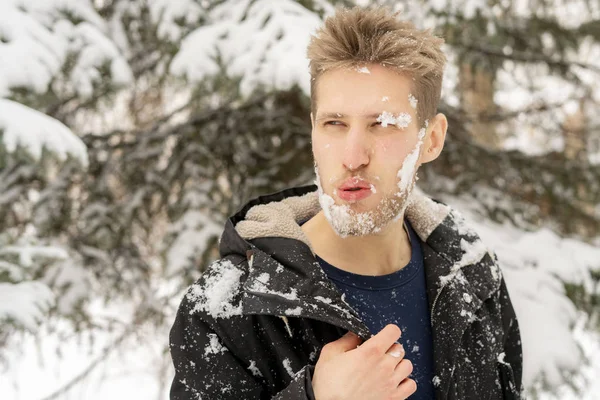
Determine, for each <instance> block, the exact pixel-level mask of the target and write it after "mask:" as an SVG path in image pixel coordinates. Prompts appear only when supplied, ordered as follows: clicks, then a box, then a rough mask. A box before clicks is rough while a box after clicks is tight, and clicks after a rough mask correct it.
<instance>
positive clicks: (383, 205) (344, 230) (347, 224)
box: [315, 122, 427, 238]
mask: <svg viewBox="0 0 600 400" xmlns="http://www.w3.org/2000/svg"><path fill="white" fill-rule="evenodd" d="M425 126H426V127H427V122H426V123H425ZM425 133H426V128H422V129H421V130H420V131H419V135H418V141H417V144H416V146H415V148H414V149H413V151H412V152H411V153H410V154H408V155H407V156H406V158H405V159H404V162H403V163H402V167H401V168H400V169H399V170H398V173H397V175H396V176H397V177H398V182H397V187H398V191H397V192H396V193H393V194H392V195H386V194H384V195H383V197H382V199H381V200H380V201H379V204H377V206H376V207H375V208H374V209H373V210H370V211H366V212H357V211H355V210H353V209H351V208H350V206H349V205H347V204H343V205H339V204H335V200H334V199H333V197H331V196H330V195H328V194H326V193H325V192H324V191H323V187H322V184H321V177H320V175H319V167H318V165H317V163H316V162H315V175H316V177H317V179H316V180H315V184H316V185H317V188H318V196H319V203H320V205H321V208H322V209H323V213H324V215H325V218H327V221H329V224H330V225H331V227H332V228H333V230H334V231H335V232H336V233H337V234H338V235H339V236H340V237H342V238H344V237H347V236H366V235H372V234H376V233H378V232H380V231H381V230H382V229H383V228H385V227H386V226H387V225H388V224H390V223H391V222H396V221H398V219H400V218H401V217H402V216H403V215H404V211H405V210H406V206H407V205H408V199H409V197H410V194H411V193H412V190H413V188H414V186H415V182H416V180H417V179H418V178H417V176H416V175H417V161H418V160H419V154H420V150H421V146H422V144H423V138H424V137H425ZM331 181H333V179H332V180H331ZM373 189H374V187H372V188H371V190H372V191H373V192H374V193H375V191H374V190H373Z"/></svg>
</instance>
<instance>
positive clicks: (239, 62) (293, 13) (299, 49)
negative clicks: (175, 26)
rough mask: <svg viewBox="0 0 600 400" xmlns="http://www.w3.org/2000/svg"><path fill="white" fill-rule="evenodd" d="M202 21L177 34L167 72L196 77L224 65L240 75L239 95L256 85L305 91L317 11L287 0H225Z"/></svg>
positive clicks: (318, 21) (316, 25) (233, 73)
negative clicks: (308, 50) (181, 36)
mask: <svg viewBox="0 0 600 400" xmlns="http://www.w3.org/2000/svg"><path fill="white" fill-rule="evenodd" d="M208 20H209V23H207V24H206V25H204V26H202V27H200V28H198V29H196V30H195V31H193V32H192V33H191V34H189V35H188V36H187V37H186V38H184V39H183V41H182V44H181V50H180V51H179V53H177V55H176V56H175V58H174V59H173V63H172V64H171V69H170V71H171V73H172V74H174V75H177V76H182V77H185V78H187V79H188V80H189V81H192V82H199V81H201V80H202V79H204V78H205V77H206V76H208V75H212V74H215V73H217V72H218V71H219V70H220V68H221V67H224V69H225V71H226V73H227V74H228V75H230V76H240V77H241V78H242V81H241V83H240V88H241V91H242V93H243V94H244V95H248V94H249V93H251V92H252V90H253V89H254V88H256V87H257V86H259V85H265V86H267V87H272V88H275V89H280V90H285V89H289V88H290V87H292V86H293V85H295V84H297V85H299V86H300V87H301V88H302V90H303V91H304V92H305V93H306V94H308V93H309V91H310V76H309V73H308V60H307V59H306V56H305V53H306V46H307V45H308V41H309V39H310V34H311V33H312V32H313V31H314V30H315V29H316V28H317V27H318V26H319V25H320V23H321V20H320V18H319V16H318V15H317V14H315V13H313V12H312V11H310V10H308V9H306V8H304V7H303V6H301V5H300V4H298V3H296V2H294V1H291V0H281V1H277V2H273V1H269V0H258V1H254V2H249V1H247V0H229V1H226V2H225V3H223V4H222V5H221V6H219V7H216V8H215V9H214V10H212V11H211V12H210V13H209V16H208ZM219 62H220V63H221V64H222V65H220V63H219Z"/></svg>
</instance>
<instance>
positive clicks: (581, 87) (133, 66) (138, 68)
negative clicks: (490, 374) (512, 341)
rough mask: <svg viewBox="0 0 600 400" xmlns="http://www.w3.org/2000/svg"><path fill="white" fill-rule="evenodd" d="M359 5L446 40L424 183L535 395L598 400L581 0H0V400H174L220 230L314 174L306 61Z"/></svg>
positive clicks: (591, 124)
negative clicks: (315, 44)
mask: <svg viewBox="0 0 600 400" xmlns="http://www.w3.org/2000/svg"><path fill="white" fill-rule="evenodd" d="M354 3H358V4H360V5H365V4H373V3H381V4H386V5H389V6H390V7H391V8H393V9H394V10H397V11H402V12H403V15H404V16H405V17H406V18H408V19H410V20H412V21H414V22H415V23H416V24H417V25H418V26H420V27H423V28H432V29H434V30H435V32H436V33H437V34H438V35H440V36H442V37H444V39H445V40H446V45H445V51H446V52H447V54H448V58H449V64H448V66H447V69H446V73H445V82H444V89H443V96H442V97H443V98H442V104H441V105H440V110H441V111H443V112H445V113H446V114H447V115H448V117H449V120H450V128H449V137H448V142H447V146H446V148H445V150H444V154H443V155H442V157H440V159H439V160H437V161H436V162H435V163H434V164H435V165H431V166H429V165H428V166H427V167H426V168H424V169H423V171H422V175H421V180H420V181H419V183H420V185H421V188H422V189H423V190H424V191H426V192H427V193H429V194H430V195H431V196H432V197H434V198H436V199H440V200H443V201H444V202H446V203H448V204H450V205H452V206H454V207H455V208H457V209H458V210H460V211H461V212H462V213H463V214H464V215H465V217H466V218H467V219H468V220H469V221H470V222H471V223H472V224H473V227H474V228H475V230H476V231H477V232H478V233H479V234H480V235H481V236H482V238H483V239H484V241H485V242H486V244H487V245H488V246H489V247H491V248H492V249H494V250H495V251H496V253H497V255H498V257H499V260H500V263H501V266H502V268H503V271H504V274H505V277H506V280H507V283H508V287H509V291H510V294H511V296H512V298H513V303H514V305H515V308H516V312H517V315H518V317H519V321H520V324H521V329H522V335H523V347H524V357H525V371H524V380H525V384H526V386H527V391H528V393H529V395H530V398H534V399H535V398H538V399H587V400H591V399H600V386H599V384H600V383H599V382H600V379H598V377H599V376H600V318H599V316H600V113H598V110H600V108H599V105H600V3H598V2H592V1H585V0H570V1H563V0H533V1H531V0H530V1H526V0H502V1H495V0H491V1H483V0H432V1H411V2H408V1H378V2H367V1H358V0H357V1H356V2H354V1H350V0H348V1H327V0H311V1H293V0H277V1H275V0H219V1H216V0H204V1H201V0H176V1H174V0H2V1H0V396H1V397H2V399H40V400H41V399H105V398H112V399H115V400H117V399H129V398H132V397H135V398H149V399H166V398H168V388H169V385H170V379H171V376H172V371H171V368H172V367H171V364H170V359H169V356H168V349H167V334H168V330H169V328H170V324H171V323H172V321H173V318H174V314H175V311H176V307H177V305H178V304H179V301H180V299H181V297H182V294H183V292H184V290H185V288H186V287H187V286H188V285H189V284H190V283H192V282H193V281H194V280H196V279H197V278H198V276H199V275H200V274H201V272H202V269H203V268H204V267H205V266H206V265H208V263H209V261H210V260H212V259H214V258H215V257H216V253H215V245H216V240H217V238H218V235H219V234H220V231H221V228H222V225H223V222H224V221H225V218H226V217H227V216H228V215H230V214H231V213H233V212H234V211H236V209H237V208H238V207H239V206H240V205H241V204H242V203H243V202H245V201H246V200H247V199H249V198H250V197H252V196H255V195H259V194H264V193H267V192H272V191H275V190H279V189H281V188H284V187H288V186H292V185H297V184H302V183H308V182H311V181H312V163H311V155H310V121H309V119H308V113H309V101H308V95H309V75H308V69H307V65H308V64H307V61H306V59H305V48H306V45H307V43H308V40H309V35H310V34H311V33H312V32H313V31H314V30H315V28H316V27H318V26H319V24H320V23H321V21H322V20H323V18H324V17H326V16H327V15H329V14H331V13H332V12H333V10H334V7H335V6H336V5H351V4H354ZM532 10H535V13H532Z"/></svg>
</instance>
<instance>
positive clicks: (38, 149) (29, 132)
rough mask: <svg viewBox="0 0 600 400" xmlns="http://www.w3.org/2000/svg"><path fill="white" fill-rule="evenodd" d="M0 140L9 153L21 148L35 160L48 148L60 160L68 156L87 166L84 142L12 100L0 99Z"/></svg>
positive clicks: (59, 124) (57, 122)
mask: <svg viewBox="0 0 600 400" xmlns="http://www.w3.org/2000/svg"><path fill="white" fill-rule="evenodd" d="M0 134H1V136H0V143H2V144H3V146H4V147H5V148H6V150H7V151H8V152H9V153H12V152H14V151H16V150H17V148H22V149H24V150H25V151H27V152H28V153H29V154H30V155H31V156H33V157H34V158H35V159H36V160H39V159H40V158H41V156H42V151H43V150H44V149H45V150H48V151H49V152H51V153H53V154H55V155H56V156H57V157H58V158H59V159H60V160H63V161H64V160H66V159H67V156H68V155H71V156H72V157H74V158H76V159H78V160H79V161H80V162H81V163H82V164H83V165H84V166H87V165H88V155H87V149H86V146H85V144H84V143H83V142H82V141H81V139H79V138H78V137H77V136H75V134H74V133H73V132H71V130H70V129H69V128H68V127H66V126H65V125H64V124H62V123H61V122H59V121H57V120H56V119H54V118H51V117H49V116H47V115H45V114H42V113H41V112H39V111H36V110H34V109H32V108H29V107H27V106H24V105H22V104H20V103H17V102H15V101H12V100H7V99H0Z"/></svg>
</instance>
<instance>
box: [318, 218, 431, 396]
mask: <svg viewBox="0 0 600 400" xmlns="http://www.w3.org/2000/svg"><path fill="white" fill-rule="evenodd" d="M405 222H406V227H407V230H408V234H409V238H410V242H411V259H410V262H409V263H408V264H407V265H406V266H405V267H404V268H402V269H401V270H399V271H396V272H394V273H391V274H388V275H380V276H370V275H358V274H353V273H351V272H347V271H344V270H341V269H339V268H336V267H334V266H333V265H331V264H329V263H327V262H326V261H325V260H323V259H321V258H320V257H318V256H317V259H318V260H319V263H320V264H321V267H322V268H323V271H325V273H326V274H327V276H328V277H329V279H330V280H331V281H332V282H333V283H334V284H335V285H336V286H337V288H338V289H339V290H340V291H341V292H342V293H344V294H345V299H346V301H347V302H348V304H350V305H351V306H352V307H353V308H354V309H355V310H356V311H357V312H358V314H359V315H360V316H361V317H362V320H363V322H364V323H365V324H366V325H367V327H368V328H369V329H370V330H371V333H372V334H376V333H378V332H379V331H381V330H382V329H383V328H384V327H385V326H386V325H387V324H396V325H398V327H400V329H401V330H402V336H401V338H400V343H402V345H403V346H404V350H405V351H406V356H405V358H406V359H409V360H410V361H411V362H412V363H413V366H414V369H413V373H412V375H411V378H412V379H414V380H415V381H416V382H417V391H416V392H415V394H413V395H412V396H410V399H411V400H413V399H414V400H416V399H419V400H431V399H434V398H435V395H434V389H433V383H432V379H433V376H434V372H433V339H432V336H431V319H430V314H429V303H428V301H427V287H426V284H425V268H424V266H423V252H422V249H421V242H420V240H419V237H418V236H417V234H416V233H415V231H414V230H413V229H412V227H411V226H410V223H409V222H408V220H405Z"/></svg>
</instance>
